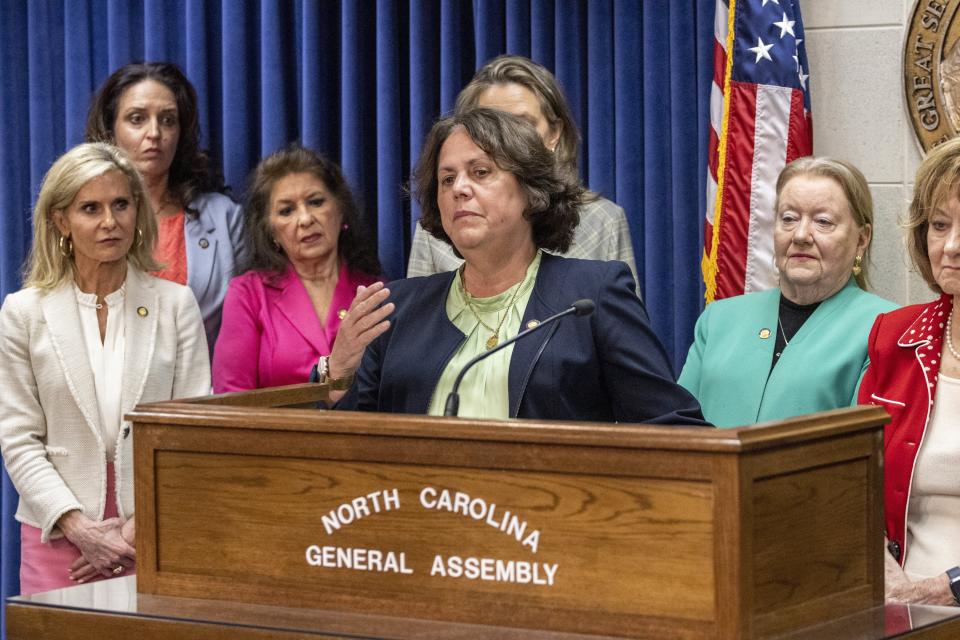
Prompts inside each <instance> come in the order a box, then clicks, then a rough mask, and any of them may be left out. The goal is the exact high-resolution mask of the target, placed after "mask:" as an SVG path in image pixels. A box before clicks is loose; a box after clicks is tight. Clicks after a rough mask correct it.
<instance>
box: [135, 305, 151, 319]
mask: <svg viewBox="0 0 960 640" xmlns="http://www.w3.org/2000/svg"><path fill="white" fill-rule="evenodd" d="M149 314H150V312H149V311H147V308H146V307H137V315H138V316H140V317H141V318H146V317H147V316H148V315H149Z"/></svg>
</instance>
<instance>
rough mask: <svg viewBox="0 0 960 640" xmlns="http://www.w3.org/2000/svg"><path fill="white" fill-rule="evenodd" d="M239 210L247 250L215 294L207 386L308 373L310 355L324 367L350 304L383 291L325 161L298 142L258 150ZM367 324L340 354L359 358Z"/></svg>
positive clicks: (342, 189)
mask: <svg viewBox="0 0 960 640" xmlns="http://www.w3.org/2000/svg"><path fill="white" fill-rule="evenodd" d="M244 215H245V216H246V221H245V234H246V236H247V238H246V240H247V244H248V249H249V251H250V256H251V258H250V264H249V265H248V268H247V270H246V272H245V273H243V274H242V275H240V276H238V277H236V278H234V279H233V280H232V281H231V282H230V286H229V289H228V291H227V296H226V299H225V301H224V305H223V325H222V328H221V330H220V335H219V337H218V339H217V344H216V348H215V349H214V354H213V389H214V391H215V392H216V393H222V392H226V391H241V390H245V389H256V388H261V387H272V386H277V385H284V384H295V383H298V382H307V381H308V380H309V378H310V371H311V369H312V368H313V366H314V365H315V364H318V360H319V361H320V369H321V373H326V372H325V371H323V369H324V368H325V367H324V366H323V365H324V364H325V361H326V359H325V356H328V355H329V354H330V353H331V352H332V351H333V350H334V349H335V348H338V347H337V335H338V333H340V329H341V324H344V326H352V325H351V324H350V320H346V322H345V318H346V317H347V314H348V312H349V311H350V310H351V305H352V304H359V303H360V302H363V301H365V300H369V303H368V304H370V305H376V304H379V302H382V300H383V298H385V293H380V292H385V291H386V290H385V289H384V288H383V284H382V283H381V282H380V281H379V278H378V277H377V275H378V274H379V273H380V263H379V261H378V260H377V256H376V253H374V251H373V250H372V248H371V247H370V246H369V244H368V243H367V242H366V241H365V239H364V238H363V236H362V234H360V232H359V228H358V225H359V213H358V210H357V206H356V204H355V201H354V199H353V196H352V195H351V193H350V189H349V187H348V186H347V183H346V181H345V180H344V178H343V175H342V173H341V171H340V169H339V167H337V165H336V164H334V163H333V162H331V161H329V160H327V159H326V158H324V157H322V156H320V155H318V154H315V153H314V152H312V151H310V150H309V149H305V148H303V147H300V146H298V145H293V146H291V147H288V148H286V149H283V150H281V151H278V152H276V153H274V154H273V155H271V156H269V157H267V158H265V159H264V160H263V161H261V162H260V164H259V165H258V166H257V168H256V169H255V170H254V172H253V176H252V178H251V184H250V190H249V195H248V201H247V205H246V207H245V214H244ZM358 291H360V292H361V295H360V296H359V297H358ZM355 298H356V299H357V302H356V303H355V302H354V301H355ZM381 313H382V315H384V316H385V315H386V314H387V313H389V310H384V311H383V312H381ZM355 315H356V316H358V317H359V316H360V315H361V314H355ZM370 326H371V327H373V326H374V325H370ZM366 327H367V325H364V327H356V329H357V331H356V332H355V333H351V334H350V335H349V336H344V337H343V338H342V339H341V345H340V347H339V349H340V350H341V351H344V352H345V355H346V352H349V353H350V354H351V356H350V357H355V358H357V359H359V355H360V353H362V351H363V346H365V345H366V342H368V341H369V340H372V339H373V337H375V335H362V336H361V335H360V334H362V333H363V330H364V328H366Z"/></svg>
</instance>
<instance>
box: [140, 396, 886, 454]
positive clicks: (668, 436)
mask: <svg viewBox="0 0 960 640" xmlns="http://www.w3.org/2000/svg"><path fill="white" fill-rule="evenodd" d="M125 419H126V420H130V421H132V422H134V423H137V424H140V425H150V424H155V425H157V424H162V425H170V426H178V425H179V426H192V427H208V428H222V429H242V430H261V431H292V432H309V433H317V434H339V435H356V436H389V437H405V438H433V439H445V440H473V441H484V442H510V443H524V442H526V443H530V444H541V445H544V444H546V445H550V444H553V445H561V446H562V445H568V446H595V447H612V448H628V449H662V450H682V451H700V452H730V453H737V452H745V451H757V450H763V449H768V448H771V447H779V446H784V445H789V444H799V443H803V442H811V441H815V440H823V439H828V438H836V437H841V436H848V435H852V434H856V433H860V432H864V433H866V432H871V431H874V432H877V433H882V429H883V425H884V424H886V423H888V422H889V421H890V417H889V416H888V415H887V413H886V412H885V411H884V410H883V409H882V408H880V407H875V406H859V407H849V408H844V409H835V410H833V411H825V412H821V413H814V414H808V415H804V416H798V417H795V418H789V419H786V420H781V421H774V422H766V423H761V424H757V425H751V426H746V427H737V428H733V429H718V428H710V427H686V426H683V427H681V426H665V425H643V424H624V423H601V422H573V421H571V422H560V421H552V422H545V421H539V420H526V419H516V420H503V421H497V420H474V419H468V418H444V417H434V416H424V415H410V414H386V413H371V412H353V411H325V410H316V409H286V408H272V407H250V406H230V405H209V404H194V403H190V402H183V401H167V402H158V403H152V404H142V405H138V406H137V407H136V408H135V409H134V410H133V411H132V412H130V413H128V414H127V415H126V416H125Z"/></svg>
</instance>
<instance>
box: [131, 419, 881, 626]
mask: <svg viewBox="0 0 960 640" xmlns="http://www.w3.org/2000/svg"><path fill="white" fill-rule="evenodd" d="M155 407H157V408H148V409H145V410H142V411H141V410H138V413H137V414H135V415H134V416H133V417H134V420H135V435H136V439H135V450H136V473H137V501H138V502H137V520H138V540H137V546H138V551H139V553H138V590H139V591H141V592H142V593H146V594H155V595H162V596H180V597H188V598H215V599H220V600H233V601H241V602H250V603H259V604H264V605H279V606H288V607H310V608H318V609H327V610H337V611H344V612H349V613H357V614H372V615H383V616H402V617H413V618H423V619H433V620H446V621H451V622H463V623H474V624H490V625H498V626H506V627H517V628H528V629H542V630H553V631H562V632H573V633H596V634H608V635H613V636H625V637H650V638H653V637H665V636H669V637H678V638H713V637H733V635H734V634H736V635H740V636H741V637H752V634H753V633H754V630H755V629H754V627H756V631H757V633H760V632H762V633H763V634H768V633H775V632H780V631H783V630H785V629H788V628H792V627H790V626H788V627H782V625H779V624H778V623H777V622H776V621H775V618H776V616H775V615H773V614H776V613H777V612H784V613H785V614H786V618H785V619H787V620H789V621H790V624H791V625H793V624H794V623H795V624H796V625H797V626H800V625H802V624H810V623H812V622H815V621H817V620H821V619H823V620H826V619H829V618H830V617H831V616H832V615H835V614H838V613H843V612H849V611H853V610H855V609H857V608H864V607H866V606H872V605H875V604H877V601H876V594H877V590H876V588H875V587H876V585H875V578H876V576H875V575H874V574H875V573H876V572H875V569H876V563H875V562H873V561H872V560H871V553H872V552H870V551H869V550H868V549H867V548H866V547H868V546H869V541H871V540H874V539H875V538H876V536H875V535H874V534H873V533H871V532H870V531H869V526H870V524H871V522H872V520H873V518H874V515H873V513H872V506H871V503H869V501H867V500H865V499H864V496H865V494H866V493H867V492H868V491H869V490H872V489H873V484H875V480H876V478H875V477H874V475H873V473H872V471H871V470H870V469H871V465H872V464H873V463H874V462H875V459H876V451H874V445H875V443H876V437H875V435H874V434H873V433H869V432H870V431H871V429H867V428H865V427H863V424H864V420H863V418H862V417H861V419H860V422H859V423H858V424H860V425H861V426H860V427H858V428H856V429H849V428H848V429H846V430H844V429H841V430H839V431H837V432H835V433H834V432H831V434H830V437H829V438H826V439H825V437H826V435H827V434H826V432H822V433H821V434H820V436H821V437H817V438H812V439H806V440H805V439H804V438H797V437H794V436H789V435H787V436H786V440H785V442H783V443H781V445H782V447H781V448H782V450H784V451H791V452H794V453H793V454H791V455H792V457H791V455H788V456H785V457H784V456H782V455H780V454H779V453H777V452H778V451H780V450H781V449H778V448H777V447H772V448H771V446H767V445H761V444H757V445H756V446H755V450H753V451H751V450H750V446H745V445H744V443H743V441H742V438H741V437H740V436H739V435H738V434H736V433H733V434H718V432H716V431H714V430H708V429H691V428H652V427H622V428H619V429H620V430H619V431H618V428H617V427H611V426H609V425H605V426H599V425H592V426H591V425H572V424H571V425H569V426H565V425H550V426H544V425H532V424H531V425H524V424H517V423H501V424H497V423H489V422H485V423H471V422H470V421H450V420H443V419H429V418H415V417H398V416H384V415H380V414H366V415H364V414H337V413H328V412H318V411H302V410H282V409H281V410H270V411H262V410H260V411H258V410H254V409H243V410H237V409H234V408H222V407H216V408H210V407H206V408H203V407H193V408H192V409H187V408H183V407H180V408H176V407H174V408H171V407H164V408H163V410H160V409H159V407H161V405H155ZM875 417H876V416H873V418H875ZM854 422H856V421H854ZM867 422H869V420H867ZM851 424H852V423H851ZM848 427H849V425H848ZM782 431H783V430H782ZM872 431H874V432H879V431H878V429H877V426H876V425H875V426H874V427H873V429H872ZM783 433H784V434H789V433H792V432H790V431H789V429H788V430H786V431H783ZM693 442H696V443H698V444H696V445H694V444H691V443H693ZM781 445H778V446H781ZM811 447H812V448H813V449H815V448H816V447H827V448H828V450H829V451H830V452H831V453H830V457H829V460H828V461H827V463H826V464H825V463H824V462H823V461H822V460H821V461H817V460H814V459H812V458H810V457H809V456H805V455H803V451H804V450H805V448H806V449H807V450H813V449H811ZM798 452H799V453H798ZM770 456H774V457H775V458H777V462H776V464H778V465H780V466H777V467H776V468H777V472H776V473H774V474H768V473H767V472H768V471H769V470H768V469H766V468H765V466H764V465H767V464H770V462H769V461H768V458H769V457H770ZM791 461H792V462H791ZM791 465H793V466H791ZM807 467H809V469H808V468H807ZM811 495H813V496H815V497H816V499H817V500H823V501H825V502H826V504H827V505H828V506H831V507H843V506H850V507H851V513H852V515H851V517H850V518H848V519H847V521H845V522H844V523H843V524H844V529H843V530H838V533H839V534H840V539H842V540H843V541H844V542H843V543H842V544H840V546H836V547H835V548H833V549H827V550H825V551H824V552H825V553H827V554H828V557H827V559H828V561H829V563H831V566H835V568H836V570H837V571H838V572H839V575H840V578H841V579H840V580H839V581H835V584H833V585H831V584H830V583H829V581H828V580H827V579H826V578H827V576H823V575H819V573H820V569H818V568H817V567H818V565H817V563H816V562H811V561H810V559H809V558H804V557H796V558H792V559H788V560H786V561H784V557H785V555H784V550H785V549H786V550H789V549H791V548H793V547H795V546H796V544H797V542H798V540H803V538H804V536H808V535H811V532H812V531H813V528H814V527H815V526H816V525H819V524H822V523H821V522H820V521H818V520H816V519H814V520H813V521H809V518H810V511H809V510H810V508H814V509H816V508H817V506H816V504H815V501H812V500H810V499H809V497H810V496H811ZM755 516H756V517H755ZM858 518H859V519H858ZM851 541H853V542H851ZM860 543H862V544H861V548H860V549H859V550H856V549H854V550H852V555H851V557H844V558H841V559H840V564H839V565H835V563H834V560H835V559H836V558H839V556H840V555H842V554H847V553H848V552H851V550H850V549H849V548H848V547H849V546H850V544H860ZM757 546H762V547H763V549H764V550H765V551H766V552H767V553H768V555H769V557H765V556H764V555H763V553H760V554H758V555H757V561H756V562H754V561H753V556H752V553H753V551H752V550H753V549H755V548H756V547H757ZM831 553H832V554H833V555H829V554H831ZM784 562H787V563H788V564H790V565H791V566H793V565H796V566H797V567H798V568H799V570H800V573H799V574H794V575H795V576H799V578H798V579H799V582H797V584H796V585H794V586H792V587H791V586H790V583H789V580H788V581H787V582H788V584H787V586H786V587H784V586H782V585H778V584H774V585H773V586H772V587H771V586H770V585H769V584H767V585H766V586H764V583H765V582H767V583H769V581H770V579H769V574H770V568H771V567H772V568H773V569H777V570H779V569H780V568H781V567H782V565H783V563H784ZM777 563H780V564H777ZM804 572H806V573H804ZM815 574H816V575H815ZM862 579H866V581H867V582H866V583H863V582H862ZM880 579H881V587H882V566H881V573H880ZM789 589H793V594H794V595H793V596H791V595H790V594H789V593H786V590H789ZM824 596H830V597H832V602H831V600H830V598H828V599H827V600H824V599H823V598H824ZM771 616H772V617H771Z"/></svg>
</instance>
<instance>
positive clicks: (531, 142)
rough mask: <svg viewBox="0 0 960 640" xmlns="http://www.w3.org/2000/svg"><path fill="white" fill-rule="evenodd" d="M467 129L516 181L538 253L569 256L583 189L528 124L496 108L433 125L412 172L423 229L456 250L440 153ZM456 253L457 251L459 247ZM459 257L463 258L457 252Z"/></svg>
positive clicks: (473, 111) (463, 113)
mask: <svg viewBox="0 0 960 640" xmlns="http://www.w3.org/2000/svg"><path fill="white" fill-rule="evenodd" d="M458 127H462V128H463V129H464V130H466V132H467V135H469V136H470V139H471V140H473V142H474V144H476V145H477V146H478V147H480V148H481V149H482V150H483V151H484V153H486V154H487V155H488V156H490V159H491V160H493V162H494V163H496V165H497V166H498V167H499V168H500V169H502V170H504V171H509V172H510V173H512V174H513V176H514V177H515V178H516V179H517V182H518V183H519V184H520V188H521V189H523V192H524V194H525V195H526V198H527V208H526V210H525V211H524V212H523V217H524V218H525V219H526V220H527V221H528V222H529V223H530V226H531V229H532V233H533V243H534V245H535V246H536V247H537V248H539V249H546V250H548V251H553V252H558V253H565V252H566V251H567V250H568V249H569V248H570V243H571V242H572V241H573V232H574V229H576V227H577V225H578V224H579V223H580V205H581V204H582V203H583V198H584V190H583V187H581V186H580V182H579V181H578V180H577V179H576V178H575V177H571V176H569V175H568V174H567V173H566V172H564V171H562V170H560V169H559V168H558V167H557V165H556V163H555V162H554V157H553V153H551V152H550V151H549V150H548V149H547V148H546V147H545V146H544V144H543V140H541V139H540V135H539V134H538V133H537V130H536V129H535V128H534V126H533V125H532V124H530V123H529V122H527V121H525V120H522V119H520V118H517V117H515V116H512V115H510V114H508V113H504V112H502V111H496V110H494V109H484V108H477V109H468V110H466V111H458V112H457V113H455V114H454V115H452V116H449V117H447V118H443V119H442V120H439V121H438V122H437V123H436V124H434V125H433V128H432V129H430V133H429V134H427V140H426V142H424V144H423V150H422V151H421V152H420V159H419V160H418V161H417V166H416V168H415V169H414V172H413V184H414V194H415V195H416V198H417V202H418V203H419V204H420V208H421V211H422V214H421V217H420V225H421V226H422V227H423V228H424V230H425V231H428V232H430V233H431V234H433V236H434V237H435V238H438V239H440V240H443V241H444V242H446V243H447V244H449V245H451V246H452V245H453V243H452V242H451V241H450V237H449V236H448V235H447V233H446V232H445V231H444V230H443V224H442V223H441V220H440V207H439V205H438V204H437V195H438V191H439V188H438V178H437V173H438V167H437V164H438V162H439V159H440V149H441V147H443V143H444V142H446V140H447V138H448V137H450V134H451V133H453V131H454V129H456V128H458ZM454 251H456V247H454ZM458 255H459V253H458Z"/></svg>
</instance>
